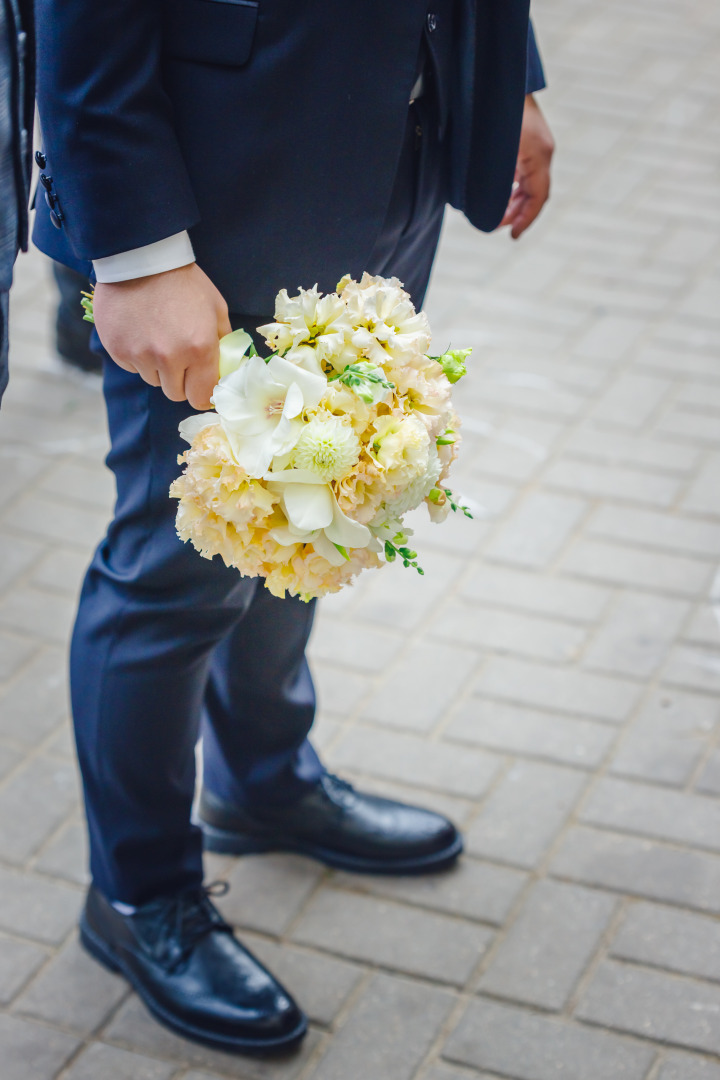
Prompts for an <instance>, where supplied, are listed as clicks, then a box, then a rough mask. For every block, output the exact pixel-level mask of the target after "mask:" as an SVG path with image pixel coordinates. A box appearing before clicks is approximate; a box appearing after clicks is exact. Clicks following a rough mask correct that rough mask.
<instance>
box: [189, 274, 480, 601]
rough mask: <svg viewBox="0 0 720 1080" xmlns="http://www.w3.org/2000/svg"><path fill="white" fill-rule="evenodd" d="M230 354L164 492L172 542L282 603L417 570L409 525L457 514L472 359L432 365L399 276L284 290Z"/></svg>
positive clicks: (230, 341) (230, 343) (224, 349)
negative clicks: (256, 583)
mask: <svg viewBox="0 0 720 1080" xmlns="http://www.w3.org/2000/svg"><path fill="white" fill-rule="evenodd" d="M258 331H259V333H261V334H262V335H263V336H264V337H265V339H266V341H267V345H268V347H269V349H270V350H271V355H270V356H268V357H261V356H259V355H258V354H257V352H256V350H255V348H254V346H253V344H252V339H251V338H250V336H249V334H247V333H245V331H243V330H236V331H235V332H234V333H232V334H229V335H228V336H227V337H225V338H223V339H222V340H221V342H220V381H219V382H218V384H217V386H216V387H215V391H214V393H213V396H212V402H213V405H214V406H215V411H214V412H206V413H200V414H196V415H194V416H190V417H189V418H188V419H187V420H184V421H183V422H182V423H181V425H180V433H181V435H182V436H183V438H184V439H186V440H187V442H189V443H190V449H189V450H187V451H186V452H185V453H184V454H183V455H182V456H181V457H180V458H179V459H178V463H179V464H184V466H185V468H184V471H183V473H182V475H181V476H180V477H178V479H177V480H176V481H175V482H174V483H173V485H172V487H171V488H170V495H171V496H172V497H173V498H176V499H178V500H179V505H178V512H177V522H176V525H177V532H178V535H179V537H180V538H181V539H182V540H185V541H187V540H189V541H190V542H191V543H192V544H193V546H194V547H195V548H196V549H197V550H198V551H199V552H200V554H201V555H203V556H205V558H208V559H210V558H212V557H213V556H214V555H220V556H221V557H222V559H223V560H224V562H225V563H226V564H227V565H228V566H234V567H236V568H237V569H238V570H239V571H240V573H241V574H243V575H246V576H248V577H262V578H264V579H265V585H266V586H267V588H268V589H269V590H270V592H272V593H273V594H274V595H275V596H279V597H282V596H284V595H285V593H286V592H287V593H290V594H291V595H293V596H300V597H302V598H303V599H305V600H309V599H310V598H312V597H317V596H324V595H325V594H327V593H331V592H337V591H338V590H339V589H340V588H341V587H342V586H343V585H345V584H347V583H348V582H350V581H351V579H352V578H353V577H354V576H355V575H356V574H358V573H359V572H360V571H361V570H363V569H366V568H369V567H377V566H380V565H381V564H382V562H383V559H384V560H386V561H389V562H391V561H393V560H394V559H395V558H399V559H401V560H402V562H403V563H404V564H405V566H413V567H414V568H415V569H417V570H418V571H419V572H420V573H422V570H421V569H420V568H419V567H418V565H417V555H416V553H415V552H414V551H412V550H411V549H410V547H409V546H408V543H409V537H410V535H411V530H410V529H409V528H407V527H406V526H405V525H404V524H403V518H404V516H405V514H406V513H407V512H408V511H409V510H413V509H415V507H417V506H419V505H420V504H421V503H422V502H425V504H426V505H427V507H428V510H429V512H430V517H431V518H432V519H433V520H434V521H442V520H443V519H444V518H445V517H446V515H447V513H448V512H449V510H451V509H452V510H461V511H462V512H464V513H466V514H467V515H468V516H470V514H469V511H468V510H467V508H466V507H461V506H459V505H458V503H457V501H456V500H455V499H454V498H453V496H452V494H451V492H450V490H449V489H448V488H447V486H446V485H445V478H446V476H447V473H448V469H449V467H450V464H451V463H452V461H453V460H454V458H455V457H456V455H457V450H458V441H459V435H458V429H459V426H460V424H459V420H458V417H457V416H456V414H455V412H454V411H453V408H452V403H451V384H452V383H454V382H456V381H457V380H458V379H459V378H460V377H461V376H462V375H463V374H465V360H466V357H467V355H468V354H469V352H470V350H469V349H461V350H452V351H449V352H446V353H444V354H443V355H441V356H436V357H433V356H429V355H428V350H429V347H430V328H429V325H428V320H427V317H426V315H425V314H424V313H423V312H416V311H415V308H414V307H413V305H412V302H411V300H410V297H409V295H408V294H407V293H406V292H405V291H404V290H403V287H402V284H401V282H399V281H398V280H397V279H396V278H390V279H385V278H381V277H371V276H370V275H369V274H364V275H363V278H362V280H361V281H359V282H357V281H353V280H351V279H350V277H349V276H346V277H344V278H343V279H342V281H340V283H339V284H338V286H337V290H336V292H334V293H330V294H328V295H322V294H321V293H319V292H318V290H317V286H316V287H315V288H313V289H308V290H305V289H300V292H299V294H298V295H297V296H293V297H290V296H288V293H287V291H286V290H284V289H283V290H282V291H281V292H280V293H278V296H277V299H276V308H275V322H272V323H269V324H268V325H266V326H261V327H259V328H258Z"/></svg>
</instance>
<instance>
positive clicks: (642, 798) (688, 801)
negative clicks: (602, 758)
mask: <svg viewBox="0 0 720 1080" xmlns="http://www.w3.org/2000/svg"><path fill="white" fill-rule="evenodd" d="M580 818H581V820H582V821H585V822H588V823H590V824H593V825H600V826H603V827H605V828H611V829H619V830H620V831H621V832H630V833H636V834H638V835H640V836H651V837H656V838H657V839H659V840H672V841H676V842H677V843H679V844H689V845H690V846H693V847H699V848H708V849H709V850H710V851H720V804H718V803H717V802H715V801H714V800H712V799H708V798H705V797H703V796H702V795H690V794H686V793H685V792H680V791H667V790H664V789H663V788H659V787H651V786H650V785H649V784H638V783H632V782H631V781H627V780H615V779H610V778H605V779H601V780H600V781H599V782H598V784H597V786H596V787H595V788H594V790H593V791H592V792H591V794H590V797H589V799H588V801H587V802H586V804H585V806H584V807H583V809H582V811H581V813H580Z"/></svg>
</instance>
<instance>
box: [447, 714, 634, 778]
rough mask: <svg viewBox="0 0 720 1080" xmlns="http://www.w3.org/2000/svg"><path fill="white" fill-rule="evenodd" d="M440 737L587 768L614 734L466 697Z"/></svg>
mask: <svg viewBox="0 0 720 1080" xmlns="http://www.w3.org/2000/svg"><path fill="white" fill-rule="evenodd" d="M443 737H444V738H446V739H456V740H458V741H459V742H469V743H475V744H477V745H479V746H485V747H487V748H488V750H497V751H500V752H501V753H506V754H520V755H521V756H522V755H526V756H529V757H539V758H546V759H549V760H551V761H558V762H560V763H562V764H566V765H579V766H581V767H584V768H591V767H593V766H597V765H599V764H600V762H601V761H602V759H603V758H604V757H605V755H606V753H607V751H608V750H609V748H610V746H611V745H612V743H613V742H614V740H615V739H616V738H617V732H616V731H615V730H614V729H613V728H611V727H609V726H608V725H607V724H599V723H595V722H594V721H592V720H581V719H570V718H568V717H564V716H556V715H555V714H553V713H543V712H539V711H538V710H536V709H525V708H522V707H521V706H519V705H507V704H505V703H503V702H497V701H486V700H484V699H483V698H470V700H469V701H466V702H465V704H464V705H463V706H462V708H461V709H460V710H459V712H457V713H456V714H455V716H454V717H453V719H452V720H451V722H450V723H449V724H448V726H447V727H446V728H445V729H444V731H443Z"/></svg>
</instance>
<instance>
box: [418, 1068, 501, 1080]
mask: <svg viewBox="0 0 720 1080" xmlns="http://www.w3.org/2000/svg"><path fill="white" fill-rule="evenodd" d="M422 1080H492V1077H491V1076H490V1073H486V1072H482V1073H477V1072H475V1071H473V1072H472V1073H469V1072H468V1071H467V1070H466V1069H455V1068H453V1067H452V1066H450V1065H431V1067H430V1068H429V1069H428V1071H427V1072H424V1073H423V1074H422Z"/></svg>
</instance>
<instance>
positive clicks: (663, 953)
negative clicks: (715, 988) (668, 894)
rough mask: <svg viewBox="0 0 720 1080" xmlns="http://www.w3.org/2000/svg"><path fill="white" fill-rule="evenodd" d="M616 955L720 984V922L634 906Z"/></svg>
mask: <svg viewBox="0 0 720 1080" xmlns="http://www.w3.org/2000/svg"><path fill="white" fill-rule="evenodd" d="M610 953H611V955H612V956H616V957H619V958H620V959H622V960H634V961H637V963H640V964H649V965H651V966H652V967H660V968H667V969H668V970H669V971H677V972H679V973H680V974H683V975H696V976H697V977H698V978H701V979H712V980H714V981H716V982H720V923H718V921H717V920H716V919H713V918H710V917H709V916H707V915H695V914H691V913H690V912H687V911H678V910H677V909H675V908H669V907H661V906H660V905H658V904H644V903H639V904H633V905H631V907H630V908H629V909H628V911H627V913H626V915H625V918H624V919H623V922H622V924H621V926H620V928H619V930H618V932H617V934H616V935H615V937H614V938H613V941H612V943H611V946H610Z"/></svg>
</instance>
